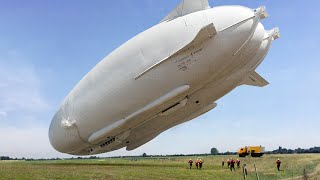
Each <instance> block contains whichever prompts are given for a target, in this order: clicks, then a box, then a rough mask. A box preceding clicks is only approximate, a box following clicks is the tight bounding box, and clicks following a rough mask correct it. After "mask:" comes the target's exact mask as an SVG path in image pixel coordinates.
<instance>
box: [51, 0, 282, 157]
mask: <svg viewBox="0 0 320 180" xmlns="http://www.w3.org/2000/svg"><path fill="white" fill-rule="evenodd" d="M267 15H268V14H267V12H266V9H265V8H264V7H260V8H257V9H255V10H252V9H249V8H246V7H242V6H221V7H214V8H210V7H209V4H208V1H207V0H184V1H182V2H181V4H180V5H179V6H178V7H177V8H176V9H174V10H173V11H172V12H171V13H170V14H169V15H168V16H167V17H165V18H164V19H163V20H162V21H161V22H160V23H159V24H157V25H155V26H154V27H152V28H150V29H148V30H146V31H144V32H142V33H140V34H139V35H137V36H135V37H134V38H132V39H131V40H129V41H128V42H126V43H125V44H123V45H122V46H120V47H119V48H118V49H116V50H115V51H113V52H112V53H111V54H109V55H108V56H107V57H106V58H105V59H103V60H102V61H101V62H100V63H99V64H97V65H96V67H94V68H93V69H92V70H91V71H90V72H89V73H88V74H87V75H86V76H85V77H84V78H83V79H82V80H81V81H80V82H79V83H78V84H77V86H76V87H75V88H74V89H73V90H72V91H71V92H70V94H69V95H68V96H67V97H66V99H65V100H64V102H63V103H62V105H61V107H60V109H59V110H58V112H57V113H56V115H55V116H54V118H53V120H52V122H51V125H50V130H49V139H50V142H51V144H52V146H53V147H54V148H55V149H56V150H57V151H60V152H62V153H68V154H72V155H91V154H99V153H105V152H110V151H114V150H117V149H120V148H123V147H126V149H127V150H133V149H136V148H138V147H140V146H141V145H143V144H145V143H147V142H149V141H150V140H152V139H154V138H155V137H156V136H158V135H159V134H161V133H162V132H164V131H166V130H168V129H170V128H172V127H174V126H177V125H179V124H182V123H185V122H187V121H190V120H192V119H194V118H196V117H198V116H200V115H202V114H204V113H206V112H208V111H210V110H212V109H214V108H215V107H216V106H217V104H216V103H215V102H216V101H217V100H218V99H219V98H221V97H223V96H224V95H226V94H227V93H229V92H230V91H232V90H233V89H235V88H236V87H238V86H240V85H252V86H258V87H263V86H266V85H268V82H267V81H266V80H265V79H263V78H262V77H261V76H260V75H259V74H258V73H256V72H255V69H256V68H257V67H258V66H259V65H260V63H261V62H262V61H263V59H264V57H265V56H266V54H267V52H268V50H269V48H270V46H271V43H272V41H273V40H274V39H277V38H278V37H279V36H280V33H279V30H278V29H277V28H275V29H273V30H270V31H266V30H265V29H264V27H263V25H262V24H261V22H260V21H261V19H264V18H266V17H267Z"/></svg>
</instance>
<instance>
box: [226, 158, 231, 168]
mask: <svg viewBox="0 0 320 180" xmlns="http://www.w3.org/2000/svg"><path fill="white" fill-rule="evenodd" d="M227 164H228V168H230V160H229V159H228V160H227Z"/></svg>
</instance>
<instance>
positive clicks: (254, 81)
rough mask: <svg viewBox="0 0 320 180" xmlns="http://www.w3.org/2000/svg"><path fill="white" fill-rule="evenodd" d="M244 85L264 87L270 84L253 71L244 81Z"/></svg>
mask: <svg viewBox="0 0 320 180" xmlns="http://www.w3.org/2000/svg"><path fill="white" fill-rule="evenodd" d="M242 84H243V85H249V86H257V87H264V86H266V85H268V84H269V82H268V81H266V80H265V79H264V78H263V77H261V76H260V75H259V74H258V73H257V72H255V71H252V72H250V73H249V74H248V75H247V78H246V79H245V80H244V81H243V83H242Z"/></svg>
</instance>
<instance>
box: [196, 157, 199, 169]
mask: <svg viewBox="0 0 320 180" xmlns="http://www.w3.org/2000/svg"><path fill="white" fill-rule="evenodd" d="M196 167H197V169H199V159H197V160H196Z"/></svg>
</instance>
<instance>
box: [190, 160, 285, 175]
mask: <svg viewBox="0 0 320 180" xmlns="http://www.w3.org/2000/svg"><path fill="white" fill-rule="evenodd" d="M188 163H189V166H190V169H192V166H193V161H192V159H190V160H189V161H188ZM224 164H225V162H224V160H222V162H221V165H222V167H224ZM227 164H228V168H230V171H236V169H235V164H237V167H238V168H240V165H241V161H240V160H239V159H237V160H234V159H233V158H231V160H230V159H228V160H227ZM276 164H277V169H278V171H280V166H281V161H280V159H278V160H277V161H276ZM195 165H196V167H197V169H202V165H203V160H202V159H197V160H196V162H195ZM244 168H245V171H246V173H247V169H246V165H245V164H244Z"/></svg>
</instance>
